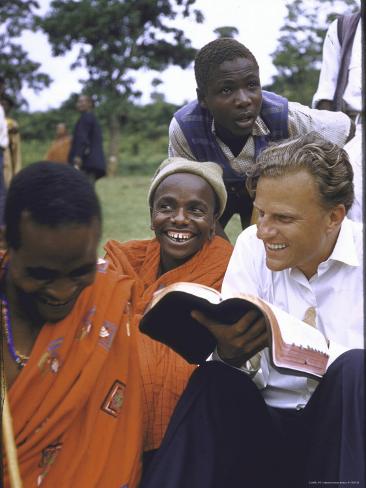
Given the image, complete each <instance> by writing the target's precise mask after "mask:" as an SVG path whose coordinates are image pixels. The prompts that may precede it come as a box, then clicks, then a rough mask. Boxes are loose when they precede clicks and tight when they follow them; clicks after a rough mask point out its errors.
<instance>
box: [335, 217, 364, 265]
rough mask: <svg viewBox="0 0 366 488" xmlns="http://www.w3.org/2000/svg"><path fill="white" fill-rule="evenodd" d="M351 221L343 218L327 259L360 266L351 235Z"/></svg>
mask: <svg viewBox="0 0 366 488" xmlns="http://www.w3.org/2000/svg"><path fill="white" fill-rule="evenodd" d="M352 227H353V223H352V221H351V220H349V219H348V218H347V217H345V218H344V220H343V222H342V226H341V230H340V231H339V234H338V238H337V242H336V245H335V246H334V249H333V252H332V254H331V255H330V256H329V258H328V260H332V261H340V262H342V263H345V264H348V265H349V266H360V265H361V263H360V260H359V257H358V255H357V249H356V245H355V241H354V237H353V229H352Z"/></svg>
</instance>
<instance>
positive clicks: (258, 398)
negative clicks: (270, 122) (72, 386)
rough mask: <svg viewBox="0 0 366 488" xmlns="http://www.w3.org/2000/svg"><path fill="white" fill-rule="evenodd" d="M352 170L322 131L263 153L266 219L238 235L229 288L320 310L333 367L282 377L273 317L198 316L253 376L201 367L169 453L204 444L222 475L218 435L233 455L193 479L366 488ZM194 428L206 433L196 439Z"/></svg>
mask: <svg viewBox="0 0 366 488" xmlns="http://www.w3.org/2000/svg"><path fill="white" fill-rule="evenodd" d="M352 176H353V175H352V167H351V165H350V163H349V160H348V157H347V154H346V153H345V151H344V150H343V149H341V148H340V147H338V146H337V145H335V144H332V143H330V142H328V141H326V140H325V139H323V138H322V137H321V136H319V135H318V134H316V133H310V134H308V135H306V136H302V137H299V138H297V139H294V140H290V141H286V142H284V143H282V144H278V145H275V146H273V147H270V148H268V149H266V150H265V151H263V152H262V154H261V155H260V157H259V160H258V163H257V165H256V172H255V173H254V174H253V175H251V176H250V177H249V180H248V183H249V184H250V186H251V188H252V190H255V201H254V206H255V207H256V208H257V210H258V213H259V219H258V223H257V226H252V227H249V228H248V229H246V230H244V231H243V232H242V234H241V235H240V236H239V238H238V241H237V243H236V245H235V248H234V252H233V255H232V258H231V260H230V263H229V267H228V269H227V272H226V275H225V278H224V283H223V287H222V292H223V294H224V295H225V296H233V295H238V294H240V293H251V294H254V295H258V296H260V297H261V298H264V299H265V300H267V301H269V302H271V303H273V304H275V305H276V306H278V307H279V308H281V309H283V310H285V311H287V312H289V313H290V314H292V315H294V316H296V317H298V318H300V319H304V318H305V319H306V317H307V316H308V315H309V313H308V312H309V309H311V310H312V312H313V313H312V315H313V316H314V315H315V317H316V324H315V325H316V327H318V329H319V330H320V331H321V332H322V333H323V334H324V335H325V337H326V339H327V340H328V343H329V353H330V356H331V358H330V361H331V362H332V364H331V365H330V367H329V369H328V371H327V373H326V374H325V376H324V377H323V378H322V380H320V381H319V382H318V381H315V380H313V379H307V378H306V377H304V376H296V375H288V374H285V373H280V372H279V371H278V370H276V369H274V368H273V367H272V364H271V362H270V360H269V356H268V349H267V347H266V346H267V345H268V343H269V337H268V336H267V333H266V328H265V325H264V322H263V320H258V318H257V317H255V316H253V315H251V316H250V317H249V313H248V314H246V315H245V316H244V317H242V319H240V320H239V321H238V322H237V323H236V324H234V325H233V326H231V327H229V326H227V325H222V324H217V323H215V322H214V321H212V320H208V319H207V318H205V317H204V315H203V314H201V313H198V312H194V314H195V318H196V319H197V320H199V321H200V322H201V323H202V324H203V325H205V326H207V327H208V328H209V329H210V330H211V331H212V332H213V333H214V335H215V336H216V338H217V339H218V348H217V352H218V355H219V358H220V359H221V360H222V361H225V362H227V363H229V364H230V365H233V366H236V368H241V369H242V370H243V371H244V373H243V372H242V371H240V370H239V369H236V368H228V367H227V366H225V365H223V364H222V363H220V362H218V361H211V362H209V363H207V364H206V365H204V366H200V367H199V368H198V370H197V371H196V372H195V373H194V374H193V376H192V379H191V382H190V384H189V386H188V388H187V390H186V392H185V393H184V395H183V397H182V399H181V402H180V404H178V405H179V408H177V410H176V412H175V414H174V416H173V418H172V421H171V425H170V427H169V429H168V432H167V436H166V440H164V441H163V445H162V453H163V454H164V449H166V446H167V445H168V447H169V450H170V453H169V454H168V456H173V455H174V453H176V452H179V454H180V456H181V458H182V459H184V457H185V456H186V455H187V452H191V450H192V449H193V447H192V446H194V449H198V448H197V447H196V446H197V443H198V445H199V448H200V449H201V451H203V452H205V457H204V460H203V461H202V462H203V463H204V464H205V470H206V471H207V470H208V468H207V466H210V462H211V463H212V465H213V466H214V468H213V469H216V470H217V469H219V468H220V466H223V465H224V461H223V459H225V458H223V457H221V456H222V453H221V452H219V455H218V451H219V447H217V448H216V450H215V449H213V448H212V445H211V444H212V443H214V442H218V443H220V444H221V445H224V446H225V448H226V451H227V454H226V455H227V456H228V458H232V459H234V461H232V464H231V465H230V464H229V466H230V469H229V468H228V469H227V471H226V473H227V478H225V476H222V471H220V472H219V476H221V479H220V481H221V483H222V484H221V485H220V484H212V485H210V484H207V485H205V484H204V483H203V482H202V480H201V484H200V485H198V484H197V485H194V484H192V486H207V487H210V488H211V486H215V487H216V486H230V488H232V487H242V486H253V487H254V486H255V487H256V488H257V487H259V486H260V487H262V486H263V487H264V486H267V487H269V486H273V487H281V488H284V487H289V488H300V487H302V488H303V487H305V486H309V485H310V484H317V486H319V485H320V486H323V485H324V484H325V483H326V482H335V483H340V482H347V483H351V482H353V484H355V485H357V486H359V487H364V486H365V484H364V483H365V478H364V475H365V458H366V456H365V438H364V434H365V430H364V366H363V363H364V351H363V350H361V348H362V347H363V287H362V279H363V273H362V227H361V224H359V223H356V222H352V221H350V220H348V219H347V218H346V213H347V211H348V209H349V208H350V206H351V205H352V201H353V184H352ZM314 312H315V314H314ZM310 326H311V325H309V327H310ZM357 348H359V349H357ZM258 352H259V362H258V361H257V366H256V368H253V366H252V365H251V364H250V362H248V361H249V360H252V363H254V362H255V361H253V359H257V358H258ZM238 390H240V391H238ZM197 392H199V393H197ZM233 405H236V410H235V408H234V406H233ZM205 408H206V413H205ZM182 410H183V413H182ZM195 428H197V429H198V431H199V436H198V435H197V438H194V437H193V436H192V434H191V437H188V434H187V433H192V432H194V431H195ZM218 432H219V434H217V433H218ZM240 436H241V443H240V440H239V439H240ZM179 439H180V440H179ZM182 439H183V440H182ZM187 439H189V441H190V442H188V441H187ZM210 443H211V444H210ZM208 444H209V447H207V445H208ZM207 452H208V453H209V454H207ZM253 453H254V455H253ZM163 454H160V460H159V461H160V463H161V462H162V457H163ZM157 462H158V460H157ZM170 462H173V460H172V458H171V459H170ZM225 462H226V461H225ZM227 462H228V463H229V461H227ZM175 463H176V462H175ZM217 466H218V467H217ZM164 467H166V466H164ZM240 470H241V472H240ZM180 471H181V472H183V471H184V469H181V470H180ZM229 472H230V473H231V474H230V475H229V474H228V473H229ZM240 475H241V476H242V478H241V480H240ZM185 476H187V474H185ZM230 476H231V477H230ZM215 479H217V476H216V472H215ZM146 486H149V488H150V485H146ZM151 486H152V488H154V485H151ZM163 486H164V487H165V486H175V485H173V484H171V485H163ZM177 486H179V487H186V486H187V487H188V486H189V484H187V485H185V484H178V485H177Z"/></svg>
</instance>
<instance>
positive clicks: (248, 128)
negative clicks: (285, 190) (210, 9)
mask: <svg viewBox="0 0 366 488" xmlns="http://www.w3.org/2000/svg"><path fill="white" fill-rule="evenodd" d="M195 76H196V82H197V100H195V101H193V102H191V103H188V104H187V105H185V106H184V107H182V108H181V109H180V110H178V111H177V112H176V113H175V114H174V117H173V119H172V121H171V124H170V128H169V156H181V157H185V158H187V159H190V160H194V161H214V162H216V163H218V164H220V165H221V166H222V168H223V170H224V181H225V185H226V189H227V192H228V202H227V205H226V209H225V212H224V214H223V215H222V216H221V218H220V223H221V225H222V227H225V226H226V224H227V223H228V222H229V220H230V218H231V217H232V216H233V215H234V214H239V215H240V219H241V225H242V228H245V227H246V226H247V225H249V223H250V219H251V215H252V209H253V205H252V200H251V198H250V196H249V194H248V192H247V191H246V189H245V184H244V183H245V179H246V177H245V174H246V172H247V170H248V169H250V168H251V166H252V165H253V163H254V161H255V159H256V157H257V156H258V155H259V153H260V151H261V150H262V149H264V148H265V147H266V146H267V144H268V142H269V141H279V140H282V139H286V138H288V137H295V136H298V135H302V134H306V133H307V132H310V131H312V130H316V131H317V132H319V133H320V134H322V135H323V136H324V137H326V138H327V139H329V140H331V141H332V142H335V143H337V144H339V145H340V146H343V145H344V144H345V143H346V142H347V141H348V140H349V139H350V138H351V137H352V136H353V133H354V127H353V125H352V122H351V120H350V119H349V118H348V117H347V116H346V115H344V114H342V113H339V114H334V113H332V114H330V113H328V112H324V111H318V110H312V109H310V108H309V107H306V106H304V105H300V104H299V103H296V102H289V101H287V100H286V99H285V98H283V97H281V96H279V95H277V94H275V93H270V92H266V91H263V92H262V89H261V84H260V78H259V67H258V63H257V60H256V58H255V57H254V55H253V54H252V53H251V52H250V51H249V49H247V48H246V47H245V46H244V45H243V44H241V43H240V42H238V41H236V40H235V39H232V38H220V39H216V40H215V41H212V42H210V43H208V44H206V45H205V46H204V47H203V48H202V49H201V50H200V51H199V52H198V54H197V56H196V60H195Z"/></svg>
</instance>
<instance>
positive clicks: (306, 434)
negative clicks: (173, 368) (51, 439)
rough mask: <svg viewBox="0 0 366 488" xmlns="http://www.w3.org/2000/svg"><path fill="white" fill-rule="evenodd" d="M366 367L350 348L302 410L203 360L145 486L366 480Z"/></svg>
mask: <svg viewBox="0 0 366 488" xmlns="http://www.w3.org/2000/svg"><path fill="white" fill-rule="evenodd" d="M364 372H365V371H364V351H363V350H352V351H348V352H347V353H345V354H343V355H342V356H340V357H339V358H338V359H337V360H336V361H335V362H334V363H333V364H332V365H331V367H330V368H329V370H328V371H327V373H326V375H325V376H324V378H323V379H322V380H321V382H320V383H319V385H318V387H317V389H316V390H315V392H314V394H313V395H312V397H311V399H310V401H309V402H308V404H307V405H306V407H305V408H304V409H303V410H300V411H296V410H282V409H277V408H270V407H268V406H267V405H266V404H265V402H264V401H263V398H262V396H261V394H260V391H259V390H258V389H257V387H256V386H255V385H254V383H253V382H252V380H251V379H250V378H248V377H247V376H246V375H245V374H244V373H242V372H240V371H237V370H235V369H233V368H230V367H229V366H227V365H225V364H222V363H219V362H208V363H206V364H205V365H203V366H200V367H199V368H198V369H197V370H196V371H195V372H194V374H193V375H192V377H191V380H190V382H189V384H188V386H187V389H186V390H185V392H184V394H183V395H182V397H181V399H180V401H179V403H178V405H177V408H176V410H175V412H174V414H173V416H172V419H171V422H170V424H169V427H168V430H167V433H166V435H165V437H164V440H163V443H162V445H161V447H160V449H159V450H158V452H157V454H156V455H155V457H154V459H153V461H152V462H151V464H150V466H149V468H148V470H147V472H146V473H145V474H144V477H143V480H142V482H141V485H140V488H264V487H265V488H269V487H273V488H300V487H301V488H303V487H312V486H316V487H325V486H327V487H328V486H332V483H333V486H337V488H338V487H339V486H347V487H349V486H352V487H353V486H355V487H357V488H365V427H364V426H365V422H364V415H365V412H364V386H365V385H364Z"/></svg>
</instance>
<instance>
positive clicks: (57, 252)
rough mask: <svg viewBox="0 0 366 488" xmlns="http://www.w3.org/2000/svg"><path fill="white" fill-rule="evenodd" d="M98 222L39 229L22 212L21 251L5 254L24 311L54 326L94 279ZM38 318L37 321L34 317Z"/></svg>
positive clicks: (15, 250) (69, 310)
mask: <svg viewBox="0 0 366 488" xmlns="http://www.w3.org/2000/svg"><path fill="white" fill-rule="evenodd" d="M100 232H101V224H100V221H99V219H97V218H95V219H93V220H92V221H91V222H90V223H89V224H70V225H62V226H59V227H55V228H53V227H48V226H45V225H40V224H38V223H36V222H34V221H33V220H32V218H31V217H30V216H29V215H28V214H26V213H24V214H23V215H22V217H21V220H20V235H21V240H20V247H19V248H18V249H12V248H10V250H9V256H10V264H9V276H8V279H9V280H10V281H11V285H13V286H14V288H15V290H16V293H17V298H18V300H19V305H20V306H21V307H22V309H25V310H22V311H23V313H25V314H27V315H31V318H36V319H38V320H41V321H42V322H44V323H46V322H58V321H60V320H62V319H64V318H65V317H66V316H67V315H68V314H69V313H70V312H71V310H72V308H73V307H74V305H75V302H76V300H77V299H78V297H79V295H80V293H81V292H82V291H83V290H84V288H85V287H87V286H88V285H91V284H92V283H93V281H94V278H95V272H96V262H97V247H98V243H99V238H100ZM34 315H36V317H34Z"/></svg>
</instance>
